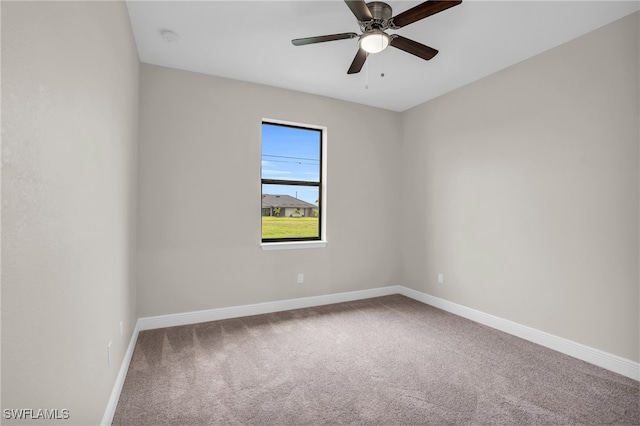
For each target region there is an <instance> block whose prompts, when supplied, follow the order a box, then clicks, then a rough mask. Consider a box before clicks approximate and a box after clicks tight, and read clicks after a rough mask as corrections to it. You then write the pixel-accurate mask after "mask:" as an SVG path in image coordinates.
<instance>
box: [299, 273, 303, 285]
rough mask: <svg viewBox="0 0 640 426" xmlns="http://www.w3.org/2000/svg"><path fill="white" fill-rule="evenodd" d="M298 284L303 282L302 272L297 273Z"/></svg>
mask: <svg viewBox="0 0 640 426" xmlns="http://www.w3.org/2000/svg"><path fill="white" fill-rule="evenodd" d="M298 284H304V274H303V273H302V272H300V273H299V274H298Z"/></svg>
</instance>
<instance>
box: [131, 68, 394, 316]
mask: <svg viewBox="0 0 640 426" xmlns="http://www.w3.org/2000/svg"><path fill="white" fill-rule="evenodd" d="M140 102H141V109H140V111H141V112H140V156H139V157H140V162H139V188H138V192H139V194H140V197H139V216H138V219H139V227H138V230H139V232H138V297H137V300H138V314H139V315H140V316H141V317H146V316H152V315H162V314H171V313H178V312H186V311H194V310H200V309H211V308H218V307H226V306H236V305H244V304H251V303H258V302H267V301H274V300H282V299H290V298H296V297H304V296H314V295H322V294H327V293H338V292H345V291H353V290H362V289H369V288H373V287H381V286H386V285H393V284H397V278H398V274H399V272H398V267H399V264H400V262H399V243H400V238H399V232H400V225H399V222H398V221H397V220H395V219H393V217H392V216H393V215H392V214H391V213H389V214H388V215H385V214H383V213H380V214H372V215H362V214H361V212H362V209H363V208H364V207H367V206H371V207H372V206H374V205H376V203H379V202H380V200H384V202H385V205H388V206H397V205H399V202H400V191H399V182H400V179H399V176H400V167H399V159H400V135H401V131H400V114H399V113H395V112H390V111H384V110H380V109H376V108H369V107H365V106H361V105H357V104H352V103H347V102H342V101H337V100H334V99H330V98H324V97H319V96H315V95H308V94H303V93H298V92H293V91H286V90H281V89H275V88H270V87H266V86H260V85H255V84H248V83H243V82H239V81H234V80H228V79H223V78H217V77H211V76H206V75H202V74H196V73H191V72H186V71H179V70H173V69H168V68H162V67H158V66H154V65H145V64H143V65H142V66H141V95H140ZM263 118H270V119H279V120H287V121H293V122H298V123H303V124H312V125H320V126H327V128H328V143H327V157H328V158H327V163H326V164H327V167H328V176H327V186H328V190H327V199H326V205H327V240H328V245H327V247H325V248H322V249H305V250H284V251H262V250H261V248H260V240H261V228H260V227H261V219H260V218H261V215H260V208H259V202H260V193H261V192H260V191H261V190H260V164H261V163H260V162H261V158H260V135H261V121H262V119H263ZM221 206H234V209H233V211H232V212H229V211H226V209H223V208H221ZM299 272H302V273H304V274H305V283H304V284H302V285H300V284H297V274H298V273H299Z"/></svg>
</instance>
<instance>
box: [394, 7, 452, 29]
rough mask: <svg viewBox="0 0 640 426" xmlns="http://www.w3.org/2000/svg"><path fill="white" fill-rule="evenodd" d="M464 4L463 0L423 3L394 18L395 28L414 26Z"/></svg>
mask: <svg viewBox="0 0 640 426" xmlns="http://www.w3.org/2000/svg"><path fill="white" fill-rule="evenodd" d="M460 3H462V0H456V1H438V0H429V1H425V2H424V3H421V4H419V5H417V6H415V7H412V8H411V9H409V10H406V11H404V12H402V13H401V14H399V15H398V16H394V17H393V26H394V28H402V27H404V26H405V25H409V24H412V23H414V22H416V21H419V20H421V19H424V18H426V17H427V16H431V15H435V14H436V13H438V12H442V11H443V10H447V9H449V8H450V7H453V6H457V5H459V4H460Z"/></svg>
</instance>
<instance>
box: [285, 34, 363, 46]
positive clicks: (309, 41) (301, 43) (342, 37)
mask: <svg viewBox="0 0 640 426" xmlns="http://www.w3.org/2000/svg"><path fill="white" fill-rule="evenodd" d="M356 37H358V34H356V33H340V34H330V35H323V36H317V37H305V38H296V39H294V40H291V43H293V45H294V46H304V45H305V44H314V43H322V42H324V41H334V40H345V39H348V38H356Z"/></svg>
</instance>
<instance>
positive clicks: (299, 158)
mask: <svg viewBox="0 0 640 426" xmlns="http://www.w3.org/2000/svg"><path fill="white" fill-rule="evenodd" d="M262 156H263V157H273V158H289V159H291V160H308V161H317V162H320V160H318V159H316V158H304V157H288V156H286V155H267V154H263V155H262ZM273 161H276V160H273Z"/></svg>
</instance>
